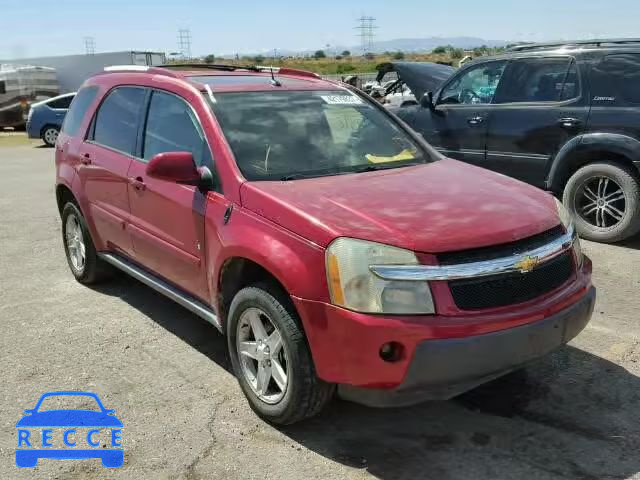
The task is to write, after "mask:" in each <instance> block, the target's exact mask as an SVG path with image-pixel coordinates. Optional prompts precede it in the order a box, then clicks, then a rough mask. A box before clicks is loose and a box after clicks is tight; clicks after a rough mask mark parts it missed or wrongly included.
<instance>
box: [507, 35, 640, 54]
mask: <svg viewBox="0 0 640 480" xmlns="http://www.w3.org/2000/svg"><path fill="white" fill-rule="evenodd" d="M630 45H640V38H609V39H605V38H596V39H592V40H567V41H565V42H550V43H527V44H523V45H515V46H513V47H509V48H508V49H507V51H508V52H523V51H527V50H543V49H547V48H556V47H578V46H594V47H604V46H630Z"/></svg>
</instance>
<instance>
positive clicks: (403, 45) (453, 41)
mask: <svg viewBox="0 0 640 480" xmlns="http://www.w3.org/2000/svg"><path fill="white" fill-rule="evenodd" d="M508 43H510V42H507V41H505V40H486V39H483V38H477V37H426V38H397V39H393V40H380V41H377V42H372V44H371V49H370V50H369V51H371V52H372V53H383V52H387V51H389V52H396V51H403V52H415V53H421V52H430V51H431V50H433V49H434V48H436V47H439V46H441V45H451V46H453V47H455V48H474V47H480V46H482V45H486V46H487V47H502V46H504V45H506V44H508ZM318 50H327V48H326V46H325V47H322V46H319V47H318ZM328 50H329V52H326V53H330V54H334V53H337V54H340V53H341V52H342V51H344V50H349V51H350V52H351V53H352V54H353V55H358V54H361V53H362V47H361V46H360V45H351V46H347V45H331V47H330V48H329V49H328ZM314 51H315V50H294V49H291V48H283V49H280V48H278V49H277V54H278V56H285V57H288V56H297V55H309V54H313V52H314ZM240 55H242V56H255V55H264V56H266V57H269V56H272V55H273V49H269V50H264V51H261V52H251V53H248V52H244V53H240ZM232 56H235V54H233V55H223V57H232Z"/></svg>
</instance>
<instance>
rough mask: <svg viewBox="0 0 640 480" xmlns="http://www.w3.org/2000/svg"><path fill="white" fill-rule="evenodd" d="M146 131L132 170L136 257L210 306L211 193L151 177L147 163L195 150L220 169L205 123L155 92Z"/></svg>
mask: <svg viewBox="0 0 640 480" xmlns="http://www.w3.org/2000/svg"><path fill="white" fill-rule="evenodd" d="M142 130H143V132H142V135H141V138H142V141H141V145H140V151H139V158H135V159H134V160H133V162H131V164H130V167H129V171H128V177H129V180H130V184H129V187H128V188H129V201H130V204H131V226H130V230H131V237H132V240H133V246H134V249H135V258H136V260H137V261H138V262H140V263H141V264H142V265H144V266H145V267H147V268H149V269H151V270H152V271H154V272H155V273H157V274H158V275H160V276H161V277H164V278H165V279H167V280H169V281H170V282H172V283H174V284H176V285H178V286H179V287H180V288H182V289H184V290H186V291H188V292H189V293H191V294H192V295H194V296H197V297H200V298H201V299H203V300H205V301H207V302H209V301H210V299H209V298H208V293H207V292H208V288H207V282H206V268H205V258H204V251H205V250H204V214H205V206H206V203H207V197H206V194H203V193H202V192H200V190H198V189H197V188H196V187H194V186H191V185H179V184H177V183H173V182H169V181H165V180H158V179H154V178H151V177H149V176H147V174H146V167H147V163H148V162H149V160H151V158H152V157H153V156H154V155H156V154H158V153H162V152H175V151H187V152H191V153H192V154H193V157H194V160H195V162H196V164H197V165H198V166H207V167H209V168H210V170H211V171H214V168H213V162H212V156H211V151H210V149H209V146H208V144H207V141H206V140H205V136H204V134H203V130H202V127H201V125H200V121H199V119H198V117H197V115H196V113H195V111H194V110H193V109H192V108H191V106H190V105H189V104H188V103H187V102H186V101H185V100H184V99H183V98H182V97H179V96H177V95H175V94H173V93H169V92H165V91H160V90H153V91H152V92H151V95H150V99H149V102H148V107H147V112H146V120H145V123H144V126H143V129H142Z"/></svg>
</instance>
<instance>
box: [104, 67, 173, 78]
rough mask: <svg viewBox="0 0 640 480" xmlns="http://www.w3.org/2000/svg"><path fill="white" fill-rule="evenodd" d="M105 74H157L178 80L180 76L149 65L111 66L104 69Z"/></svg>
mask: <svg viewBox="0 0 640 480" xmlns="http://www.w3.org/2000/svg"><path fill="white" fill-rule="evenodd" d="M102 70H103V71H104V72H105V73H120V72H128V73H135V72H138V73H155V74H157V75H166V76H168V77H174V78H177V77H179V76H180V75H178V74H176V73H174V72H172V71H170V70H167V69H166V68H162V67H159V66H147V65H110V66H108V67H104V68H103V69H102Z"/></svg>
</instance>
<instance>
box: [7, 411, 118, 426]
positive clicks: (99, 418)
mask: <svg viewBox="0 0 640 480" xmlns="http://www.w3.org/2000/svg"><path fill="white" fill-rule="evenodd" d="M121 426H122V422H121V421H120V420H119V419H118V417H116V416H115V415H108V414H106V413H102V412H94V411H90V410H46V411H44V412H38V413H32V414H30V415H25V416H24V417H22V418H21V419H20V420H18V423H16V427H121Z"/></svg>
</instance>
